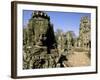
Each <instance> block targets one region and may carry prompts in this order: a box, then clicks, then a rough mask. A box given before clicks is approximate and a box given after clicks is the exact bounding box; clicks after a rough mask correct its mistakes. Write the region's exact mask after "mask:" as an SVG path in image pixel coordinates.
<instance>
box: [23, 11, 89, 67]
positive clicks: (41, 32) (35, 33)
mask: <svg viewBox="0 0 100 80" xmlns="http://www.w3.org/2000/svg"><path fill="white" fill-rule="evenodd" d="M79 24H80V29H79V36H78V37H76V36H75V33H74V32H73V31H68V32H63V31H62V30H60V29H58V30H57V32H54V29H53V27H54V26H53V24H52V23H51V22H50V17H49V16H48V15H47V14H46V13H45V12H42V11H34V12H33V15H32V17H31V19H30V20H29V23H28V25H27V27H26V28H24V29H23V69H36V68H55V67H69V66H72V65H71V64H67V62H68V60H69V59H68V56H69V55H70V54H72V53H74V52H85V53H87V56H88V57H89V58H90V48H91V35H90V33H91V32H90V31H91V25H90V20H89V19H88V17H86V16H84V17H82V18H81V21H80V23H79ZM73 27H74V26H73ZM64 61H66V65H65V63H64ZM83 66H84V65H83Z"/></svg>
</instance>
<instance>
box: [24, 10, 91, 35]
mask: <svg viewBox="0 0 100 80" xmlns="http://www.w3.org/2000/svg"><path fill="white" fill-rule="evenodd" d="M32 12H33V11H32V10H23V25H24V27H25V26H27V24H28V22H29V19H30V18H31V16H32ZM45 12H46V13H47V14H48V16H50V22H51V23H52V24H53V27H54V31H55V32H56V30H57V29H61V30H62V31H63V32H67V31H73V32H74V33H75V35H76V36H78V35H79V27H80V26H79V25H80V20H81V17H83V16H88V17H89V19H91V14H90V13H77V12H76V13H75V12H53V11H48V12H47V11H45Z"/></svg>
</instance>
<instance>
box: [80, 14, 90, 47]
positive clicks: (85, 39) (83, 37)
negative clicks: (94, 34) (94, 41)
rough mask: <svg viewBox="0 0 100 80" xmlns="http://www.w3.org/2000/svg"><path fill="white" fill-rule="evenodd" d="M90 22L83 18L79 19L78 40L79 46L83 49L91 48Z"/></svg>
mask: <svg viewBox="0 0 100 80" xmlns="http://www.w3.org/2000/svg"><path fill="white" fill-rule="evenodd" d="M90 34H91V22H90V19H89V18H88V17H87V16H85V17H82V18H81V21H80V30H79V39H80V46H81V47H84V48H90V47H91V45H90V44H91V35H90Z"/></svg>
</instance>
